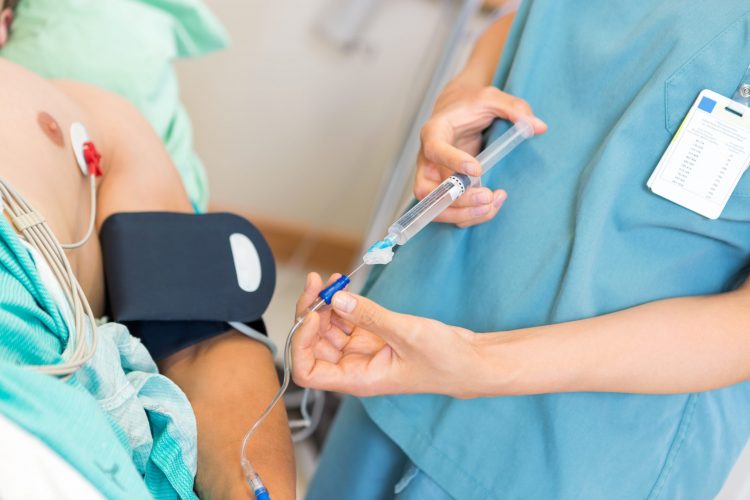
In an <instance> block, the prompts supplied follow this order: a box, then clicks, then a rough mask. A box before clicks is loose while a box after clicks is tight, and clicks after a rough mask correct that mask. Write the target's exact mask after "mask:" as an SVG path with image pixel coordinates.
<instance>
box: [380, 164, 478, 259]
mask: <svg viewBox="0 0 750 500" xmlns="http://www.w3.org/2000/svg"><path fill="white" fill-rule="evenodd" d="M470 184H471V179H470V178H469V176H468V175H464V174H455V175H452V176H450V177H448V178H447V179H445V180H444V181H443V182H441V183H440V185H439V186H438V187H436V188H435V189H433V190H432V192H431V193H430V194H428V195H427V196H425V197H424V198H423V199H422V201H420V202H419V203H417V204H416V205H414V206H413V207H412V208H411V210H409V211H408V212H406V213H405V214H404V215H402V216H401V217H400V218H399V219H398V220H397V221H396V222H394V223H393V225H391V227H390V228H388V237H389V238H391V239H392V241H394V242H395V243H396V244H397V245H403V244H405V243H406V242H407V241H409V240H410V239H411V237H412V236H414V235H415V234H417V233H418V232H419V231H420V230H422V228H423V227H425V226H426V225H427V224H429V223H430V222H432V220H433V219H435V217H437V216H438V215H440V213H441V212H442V211H443V210H445V209H446V208H448V207H449V206H450V204H451V203H453V202H454V201H455V200H456V199H458V197H459V196H461V195H462V194H464V193H465V192H466V190H467V189H468V188H469V185H470Z"/></svg>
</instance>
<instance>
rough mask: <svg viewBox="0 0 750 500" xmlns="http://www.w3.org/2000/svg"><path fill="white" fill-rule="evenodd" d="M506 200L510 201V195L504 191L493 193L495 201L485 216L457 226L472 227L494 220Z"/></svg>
mask: <svg viewBox="0 0 750 500" xmlns="http://www.w3.org/2000/svg"><path fill="white" fill-rule="evenodd" d="M506 199H508V194H507V193H506V192H505V191H503V190H502V189H500V190H498V191H496V192H495V193H493V201H492V204H491V205H490V209H489V210H488V211H487V213H485V214H484V215H480V216H479V217H476V218H474V219H469V220H466V221H463V222H460V223H457V224H456V225H457V226H458V227H470V226H476V225H478V224H482V223H484V222H487V221H489V220H492V219H493V218H495V216H496V215H497V213H498V212H499V211H500V209H501V208H502V206H503V204H504V203H505V200H506Z"/></svg>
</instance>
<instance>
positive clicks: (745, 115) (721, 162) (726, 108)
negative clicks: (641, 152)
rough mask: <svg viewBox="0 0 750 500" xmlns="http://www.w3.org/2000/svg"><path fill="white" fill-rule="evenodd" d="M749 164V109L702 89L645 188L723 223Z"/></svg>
mask: <svg viewBox="0 0 750 500" xmlns="http://www.w3.org/2000/svg"><path fill="white" fill-rule="evenodd" d="M748 165H750V108H748V107H747V106H744V105H742V104H740V103H738V102H736V101H733V100H732V99H730V98H728V97H724V96H722V95H720V94H717V93H716V92H713V91H711V90H707V89H706V90H703V91H701V93H700V94H698V98H697V99H696V100H695V102H694V103H693V105H692V107H691V108H690V111H688V114H687V115H686V116H685V119H684V120H683V121H682V124H681V125H680V128H679V129H678V130H677V133H676V134H675V135H674V137H673V138H672V142H670V144H669V146H668V147H667V150H666V152H665V153H664V155H663V156H662V157H661V160H659V164H658V165H657V166H656V169H655V170H654V172H653V173H652V174H651V177H650V178H649V180H648V182H647V183H646V185H647V186H648V187H649V188H650V189H651V191H652V192H653V193H654V194H657V195H659V196H661V197H663V198H666V199H667V200H669V201H671V202H673V203H676V204H678V205H680V206H682V207H685V208H687V209H688V210H692V211H693V212H696V213H698V214H700V215H702V216H704V217H707V218H709V219H718V218H719V216H720V215H721V212H722V211H723V210H724V207H725V206H726V204H727V202H728V201H729V197H730V196H731V195H732V192H733V191H734V188H735V187H736V186H737V183H738V182H739V180H740V178H741V177H742V174H743V173H744V172H745V170H746V169H747V167H748Z"/></svg>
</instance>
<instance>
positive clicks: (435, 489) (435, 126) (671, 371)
mask: <svg viewBox="0 0 750 500" xmlns="http://www.w3.org/2000/svg"><path fill="white" fill-rule="evenodd" d="M501 53H502V56H501ZM498 59H499V60H500V64H499V67H496V66H497V65H496V62H497V60H498ZM748 63H750V7H749V6H748V4H747V1H746V0H724V1H721V2H707V1H697V0H663V1H659V2H654V1H653V0H632V1H628V2H591V1H584V0H580V1H574V0H533V1H532V0H526V1H524V2H523V3H522V5H521V7H520V8H519V10H518V12H517V13H516V14H515V19H513V20H512V23H511V20H510V19H508V18H506V19H501V20H499V21H497V22H496V23H495V24H494V25H493V26H492V27H491V28H490V30H489V31H488V32H487V33H486V34H485V35H484V36H483V38H482V39H481V40H480V42H479V43H478V45H477V47H476V49H475V51H474V53H473V55H472V57H471V59H470V61H469V63H468V65H467V67H466V69H465V70H464V71H463V72H462V73H461V74H460V75H459V76H458V77H457V79H456V80H454V81H453V82H452V83H451V84H450V85H449V86H448V87H447V88H446V90H445V91H444V93H443V94H442V96H441V97H440V99H439V101H438V103H437V106H436V108H435V112H434V115H433V116H432V118H431V119H430V120H429V121H428V122H427V124H426V125H425V127H424V130H423V135H422V138H423V147H422V151H421V154H420V158H419V165H418V166H419V168H418V173H417V180H416V185H415V193H416V195H417V197H421V196H424V194H425V193H426V192H428V191H429V190H430V189H431V188H432V187H433V186H435V184H436V183H438V182H440V179H442V178H444V177H445V176H446V175H448V174H449V173H450V172H451V171H461V172H466V173H469V174H473V173H476V169H477V164H476V162H475V161H474V160H473V159H472V156H473V155H474V154H475V153H477V151H478V148H479V143H480V134H481V133H482V131H483V130H484V129H485V128H487V127H488V126H489V127H490V128H489V131H488V133H489V136H490V138H492V137H495V136H497V135H499V134H500V133H502V132H503V130H505V129H506V128H507V126H508V122H507V120H510V121H515V120H517V119H518V118H519V117H520V116H522V115H532V111H531V108H530V107H529V105H530V106H532V107H533V116H535V117H539V118H541V119H543V120H544V122H542V121H541V119H536V120H535V122H534V123H535V128H536V131H537V133H538V134H540V135H539V136H538V137H535V138H534V139H532V140H531V141H528V142H526V143H525V144H523V145H522V146H521V147H520V148H518V149H517V150H516V151H515V152H514V153H513V154H512V155H511V156H509V157H508V158H506V160H504V162H503V165H501V166H500V167H498V168H496V169H493V170H492V171H491V173H490V174H489V175H488V178H485V179H484V185H485V186H491V187H492V188H494V189H495V190H494V191H493V190H490V189H487V188H483V189H478V190H475V191H474V192H472V193H468V194H467V195H466V196H465V199H466V201H465V202H462V203H463V205H461V206H455V207H453V208H452V209H451V210H450V211H447V212H446V213H445V215H444V217H443V220H442V221H443V222H444V223H443V224H432V225H431V226H429V227H428V228H426V229H425V230H424V231H423V232H422V233H420V234H419V235H418V236H417V237H415V238H414V239H413V240H412V241H411V242H409V243H408V244H407V245H406V246H404V247H403V248H402V249H400V250H399V251H398V252H397V253H396V256H395V258H394V260H393V262H392V263H391V264H389V265H388V266H386V267H384V268H382V269H381V270H379V271H381V272H379V273H376V274H375V275H374V276H372V277H371V280H370V282H369V284H368V286H367V287H366V291H365V294H364V295H365V296H366V297H367V298H365V297H363V296H358V295H354V294H351V293H346V292H340V293H338V294H337V295H336V297H335V299H334V309H333V312H323V313H320V314H311V315H309V316H308V318H307V321H306V323H305V326H304V328H303V329H301V330H300V331H299V332H298V336H297V338H296V339H295V343H294V356H295V357H294V370H295V377H296V380H297V381H299V382H300V383H302V384H304V385H308V386H313V387H318V388H324V389H329V390H337V391H342V392H347V393H350V394H353V395H355V396H359V397H361V398H360V399H355V398H349V399H347V400H346V401H345V403H344V405H343V407H342V409H341V411H340V414H339V415H338V417H337V420H336V422H335V424H334V426H333V429H332V431H331V434H330V438H329V441H328V442H327V444H326V447H325V449H324V451H323V455H322V458H321V463H320V467H319V470H318V473H317V475H316V477H315V478H314V480H313V482H312V484H311V485H310V493H309V498H312V499H319V498H352V499H357V500H360V499H376V498H392V497H397V498H404V499H410V498H430V499H433V498H437V499H439V498H449V497H455V498H524V499H526V498H544V499H546V498H562V499H573V498H575V499H581V498H582V499H588V498H607V499H617V498H623V499H631V498H636V499H639V498H668V499H672V498H712V497H713V496H714V495H715V494H716V493H717V492H718V491H719V490H720V489H721V487H722V484H723V482H724V480H725V478H726V476H727V474H728V473H729V471H730V469H731V467H732V465H733V464H734V462H735V460H736V458H737V456H738V454H739V453H740V451H741V450H742V448H743V447H744V446H745V444H746V442H747V441H748V437H749V436H750V418H748V415H750V383H748V382H746V381H747V380H748V379H750V283H746V281H745V279H746V277H747V274H748V273H747V269H748V267H747V266H748V263H749V262H750V259H749V257H750V176H748V175H746V176H745V177H744V178H742V179H741V180H740V182H739V184H738V186H737V188H736V189H735V191H734V194H733V195H732V196H731V198H730V200H729V203H728V204H727V206H726V208H725V209H724V211H723V213H722V215H721V217H720V218H719V219H718V220H709V219H706V218H704V217H702V216H700V215H698V214H696V213H694V212H691V211H689V210H687V209H685V208H683V207H681V206H679V205H676V204H674V203H672V202H669V201H667V200H665V199H663V198H660V197H658V196H656V195H654V194H653V193H651V191H650V190H649V189H648V188H647V187H646V181H647V179H648V178H649V175H650V174H651V172H652V171H653V169H654V167H655V166H656V164H657V163H658V161H659V158H660V157H661V155H662V153H663V152H664V150H665V149H666V147H667V145H668V144H669V141H670V139H671V138H672V136H673V134H674V133H675V131H676V129H677V127H678V126H679V124H680V122H681V120H682V118H683V117H684V116H685V113H686V112H687V111H688V109H689V108H690V106H691V104H692V103H693V101H694V100H695V98H696V96H697V95H698V93H699V92H700V91H701V90H702V89H704V88H709V89H711V90H714V91H716V92H719V93H721V94H723V95H727V96H731V95H732V94H733V92H734V90H735V88H736V87H737V85H738V83H739V82H740V81H741V80H742V78H743V75H744V74H745V70H746V68H747V66H748ZM498 89H502V92H501V91H500V90H498ZM526 103H529V104H526ZM496 118H501V119H503V120H499V121H496V122H494V124H492V125H491V123H493V120H494V119H496ZM547 127H548V130H547ZM545 131H546V133H543V132H545ZM499 188H502V190H499ZM506 193H507V201H505V202H504V200H505V198H506ZM501 204H502V205H503V208H502V210H499V212H498V209H499V206H500V205H501ZM321 287H322V283H321V280H320V278H319V277H318V276H317V275H311V276H310V277H309V279H308V283H307V286H306V289H305V292H304V293H303V295H302V297H301V298H300V302H299V304H298V306H299V308H300V310H302V308H304V307H306V306H307V305H308V304H310V303H311V302H312V300H313V298H314V296H315V294H316V293H317V292H318V291H319V290H320V288H321Z"/></svg>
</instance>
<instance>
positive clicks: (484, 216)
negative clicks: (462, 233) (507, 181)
mask: <svg viewBox="0 0 750 500" xmlns="http://www.w3.org/2000/svg"><path fill="white" fill-rule="evenodd" d="M506 198H507V194H506V193H505V191H503V190H501V189H500V190H498V191H495V192H494V193H493V194H492V202H490V203H488V204H486V205H475V206H470V207H452V206H451V207H448V208H446V209H445V210H444V211H443V213H441V214H440V215H438V216H437V217H436V218H435V222H444V223H447V224H455V225H457V226H459V227H468V226H473V225H476V224H480V223H482V222H486V221H488V220H490V219H492V218H493V217H495V215H497V212H498V211H499V210H500V207H501V206H502V205H503V203H504V202H505V199H506Z"/></svg>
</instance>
